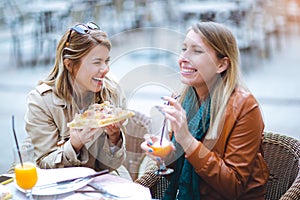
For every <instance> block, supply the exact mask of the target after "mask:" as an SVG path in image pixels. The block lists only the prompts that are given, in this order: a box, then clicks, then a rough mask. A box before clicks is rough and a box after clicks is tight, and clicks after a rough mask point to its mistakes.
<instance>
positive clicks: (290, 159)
mask: <svg viewBox="0 0 300 200" xmlns="http://www.w3.org/2000/svg"><path fill="white" fill-rule="evenodd" d="M263 149H264V158H265V160H266V162H267V165H268V167H269V170H270V176H269V180H268V182H267V185H266V194H265V199H266V200H274V199H280V200H294V199H300V170H299V168H300V160H299V157H300V141H299V140H296V139H294V138H292V137H289V136H285V135H282V134H278V133H271V132H265V133H264V138H263Z"/></svg>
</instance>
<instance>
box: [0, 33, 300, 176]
mask: <svg viewBox="0 0 300 200" xmlns="http://www.w3.org/2000/svg"><path fill="white" fill-rule="evenodd" d="M1 36H2V37H0V47H1V48H0V55H1V64H0V95H1V99H0V110H1V111H0V126H1V127H2V131H1V133H0V145H1V147H2V148H1V153H0V173H3V172H5V171H6V169H7V168H8V166H9V163H10V162H11V161H12V159H13V158H12V153H11V151H12V150H11V147H12V145H13V144H14V141H13V136H12V128H11V116H12V115H15V124H16V132H17V134H18V137H19V139H20V141H21V140H22V139H23V138H24V136H25V130H24V114H25V111H26V102H25V98H26V94H27V93H28V92H29V91H30V90H31V89H32V88H34V86H35V85H36V83H37V81H38V80H39V79H41V78H42V77H44V76H45V75H46V74H47V72H48V71H49V68H50V66H38V67H34V68H23V69H18V68H15V67H14V66H13V64H12V63H13V58H12V57H11V54H10V45H9V38H8V36H9V35H8V34H5V33H2V35H1ZM137 39H138V37H137ZM121 43H122V42H121ZM117 47H118V45H117V46H116V48H117ZM271 49H272V53H271V57H270V58H268V59H262V58H261V57H260V54H258V53H254V54H252V56H251V57H250V59H249V57H247V56H246V57H244V58H245V60H246V59H248V60H247V62H251V63H252V65H251V66H249V67H247V69H244V70H243V72H244V77H245V82H246V84H247V85H248V87H249V89H250V90H251V91H252V92H253V93H254V94H255V96H256V97H257V99H258V101H259V102H260V103H261V107H262V111H263V115H264V119H265V124H266V131H273V132H279V133H283V134H286V135H290V136H292V137H295V138H297V139H300V132H299V130H300V123H299V115H300V92H299V88H300V81H299V74H300V66H299V63H300V56H299V49H300V34H299V33H296V32H292V33H291V34H289V35H286V36H285V37H284V38H283V39H282V47H281V49H280V50H279V51H278V50H276V49H275V47H274V46H273V47H272V48H271ZM116 52H118V51H115V52H114V55H113V56H115V55H116V54H118V53H116ZM142 57H143V56H142ZM139 59H141V60H143V58H139V57H138V55H135V56H134V57H132V56H131V57H130V56H129V57H127V58H125V59H124V63H126V64H124V66H120V67H115V68H114V67H112V71H113V72H115V73H116V74H117V75H118V76H120V75H121V74H123V75H124V74H125V73H126V72H127V71H128V70H130V69H132V67H133V65H132V66H131V68H130V67H129V66H130V64H135V65H144V64H145V60H143V61H140V60H139ZM154 60H156V61H157V58H154ZM152 61H153V59H152V60H150V61H149V60H148V61H146V64H147V62H148V64H149V62H152ZM139 62H141V63H143V64H141V63H139ZM116 63H117V62H116ZM128 64H129V65H128ZM116 66H118V65H116ZM159 73H160V72H159V71H157V72H155V73H154V74H150V76H156V74H159ZM146 93H147V95H143V98H138V100H139V102H138V103H136V104H131V105H130V106H131V107H132V108H135V107H136V108H137V109H138V110H141V111H144V112H147V111H148V110H147V109H146V107H149V106H150V104H151V103H153V100H154V99H157V98H159V97H160V96H161V93H160V92H158V91H157V90H155V91H153V90H152V91H150V90H148V91H144V93H143V94H146ZM149 94H150V95H149ZM145 105H147V106H145ZM143 109H146V110H143Z"/></svg>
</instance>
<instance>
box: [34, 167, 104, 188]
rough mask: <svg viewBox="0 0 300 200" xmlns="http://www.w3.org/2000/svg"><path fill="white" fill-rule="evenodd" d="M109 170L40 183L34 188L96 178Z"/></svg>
mask: <svg viewBox="0 0 300 200" xmlns="http://www.w3.org/2000/svg"><path fill="white" fill-rule="evenodd" d="M108 172H109V170H108V169H105V170H102V171H99V172H96V173H94V174H90V175H87V176H82V177H77V178H71V179H67V180H62V181H57V182H55V183H47V184H44V185H39V186H36V187H34V189H35V190H41V189H45V188H49V187H56V186H59V185H64V184H68V183H71V182H74V183H75V182H80V181H82V180H84V179H90V178H94V177H97V176H100V175H103V174H107V173H108Z"/></svg>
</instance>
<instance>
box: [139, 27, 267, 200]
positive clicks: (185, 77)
mask: <svg viewBox="0 0 300 200" xmlns="http://www.w3.org/2000/svg"><path fill="white" fill-rule="evenodd" d="M178 63H179V67H180V74H181V81H182V83H183V84H185V85H186V86H185V89H184V91H183V93H182V96H181V98H180V100H179V101H177V100H175V99H174V98H171V97H164V98H163V99H164V100H166V101H168V102H169V104H170V106H168V105H167V104H165V105H164V106H161V107H160V108H159V110H160V111H161V112H163V113H164V115H165V117H166V118H167V119H168V120H169V121H170V124H171V127H172V130H173V138H172V139H173V143H174V145H175V147H176V150H175V151H174V155H175V158H174V157H173V162H172V164H171V166H172V167H173V168H174V173H173V174H172V175H171V177H170V179H169V180H170V184H169V186H168V189H167V191H166V193H165V195H164V198H163V199H179V200H184V199H230V200H232V199H243V200H245V199H251V200H252V199H255V200H258V199H264V194H265V188H264V185H265V184H266V182H267V180H268V175H269V172H268V168H267V165H266V162H265V161H264V159H263V152H262V148H261V140H262V134H263V130H264V122H263V119H262V115H261V111H260V108H259V104H258V102H257V101H256V99H255V98H254V96H253V95H252V94H251V93H250V92H249V91H247V89H246V88H245V87H244V86H243V84H242V82H241V79H240V72H239V49H238V46H237V42H236V40H235V38H234V36H233V34H232V33H231V32H230V30H229V29H227V28H226V27H224V26H223V25H221V24H218V23H215V22H201V23H197V24H195V25H194V26H192V28H190V29H189V30H188V32H187V34H186V37H185V40H184V42H183V45H182V52H181V55H180V58H179V60H178ZM148 143H149V140H147V141H145V142H144V143H143V144H142V145H141V147H142V148H143V149H144V150H146V151H147V152H148V153H149V154H150V155H151V152H152V149H151V148H150V147H149V146H148V145H147V144H148ZM168 159H170V158H168Z"/></svg>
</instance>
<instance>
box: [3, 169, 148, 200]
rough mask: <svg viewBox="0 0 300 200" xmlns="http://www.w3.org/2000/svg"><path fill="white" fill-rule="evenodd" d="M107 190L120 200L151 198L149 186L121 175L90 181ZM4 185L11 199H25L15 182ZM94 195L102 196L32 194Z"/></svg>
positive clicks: (69, 198)
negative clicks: (10, 193) (11, 196)
mask: <svg viewBox="0 0 300 200" xmlns="http://www.w3.org/2000/svg"><path fill="white" fill-rule="evenodd" d="M91 183H92V184H96V185H97V186H100V187H102V188H105V189H106V190H107V191H114V194H118V195H119V196H120V197H121V198H118V199H122V200H129V199H130V200H141V199H143V200H151V194H150V190H149V188H146V187H143V186H142V185H139V184H136V183H134V182H132V181H129V180H127V179H124V178H122V177H119V176H116V175H112V174H105V175H101V176H98V177H96V178H94V179H93V180H92V182H91ZM5 187H8V188H9V190H10V191H11V192H12V194H13V199H16V200H17V199H26V198H25V194H24V193H22V192H21V191H19V190H18V189H17V188H16V186H15V183H14V182H12V183H9V184H7V185H6V186H5ZM87 189H88V190H91V187H89V186H84V187H83V188H81V189H80V190H87ZM93 197H94V198H96V197H98V198H99V197H103V195H102V194H99V193H75V192H69V193H65V194H58V195H50V196H34V199H37V200H52V199H64V200H83V199H91V198H93Z"/></svg>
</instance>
